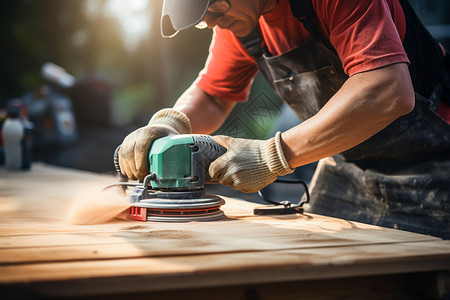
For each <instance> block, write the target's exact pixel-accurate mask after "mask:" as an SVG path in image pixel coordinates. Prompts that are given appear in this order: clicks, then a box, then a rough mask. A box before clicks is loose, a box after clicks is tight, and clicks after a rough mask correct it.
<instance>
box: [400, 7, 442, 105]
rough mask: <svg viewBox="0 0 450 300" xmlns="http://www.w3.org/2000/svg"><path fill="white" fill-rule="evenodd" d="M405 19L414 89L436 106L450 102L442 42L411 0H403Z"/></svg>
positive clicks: (407, 50)
mask: <svg viewBox="0 0 450 300" xmlns="http://www.w3.org/2000/svg"><path fill="white" fill-rule="evenodd" d="M400 4H401V6H402V8H403V13H404V14H405V19H406V36H405V39H404V41H403V45H404V47H405V50H406V53H407V54H408V57H409V59H410V61H411V64H410V66H409V70H410V74H411V78H412V80H413V85H414V90H415V91H416V92H417V93H418V94H419V95H421V96H422V97H425V98H427V99H429V100H430V101H431V102H432V103H431V107H430V108H431V109H433V110H436V108H437V106H438V103H439V101H440V100H443V101H445V102H446V103H448V104H450V77H449V74H450V67H449V66H448V65H447V66H446V63H445V61H444V59H445V58H444V55H443V51H442V49H441V47H440V45H439V43H438V42H437V41H436V40H435V39H434V38H433V36H431V34H430V33H429V32H428V30H427V29H426V28H425V26H424V25H423V23H422V22H421V21H420V19H419V17H418V16H417V14H416V13H415V11H414V9H413V8H412V7H411V5H410V3H409V2H408V0H400Z"/></svg>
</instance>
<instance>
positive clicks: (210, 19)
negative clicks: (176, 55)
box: [161, 0, 277, 37]
mask: <svg viewBox="0 0 450 300" xmlns="http://www.w3.org/2000/svg"><path fill="white" fill-rule="evenodd" d="M276 3H277V0H164V4H163V12H162V18H161V32H162V35H163V36H164V37H171V36H174V35H175V34H176V33H177V32H178V31H179V30H184V29H188V28H191V27H194V26H196V27H197V28H206V27H210V28H212V27H214V26H219V27H220V28H224V29H228V30H230V31H232V32H233V33H234V34H235V35H236V36H238V37H242V36H246V35H247V34H249V33H250V32H251V31H252V30H253V28H254V27H255V26H256V24H257V22H258V19H259V17H260V16H261V15H262V14H263V13H265V12H267V11H268V10H271V9H273V7H274V6H275V5H276Z"/></svg>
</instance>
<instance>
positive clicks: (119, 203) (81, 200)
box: [66, 187, 130, 225]
mask: <svg viewBox="0 0 450 300" xmlns="http://www.w3.org/2000/svg"><path fill="white" fill-rule="evenodd" d="M128 207H130V205H129V203H128V198H127V196H126V195H124V193H123V192H122V191H121V190H120V189H119V188H112V189H109V190H106V191H104V192H101V189H99V188H98V187H97V188H90V189H83V190H82V191H79V192H78V193H77V194H76V195H75V196H74V199H73V202H72V205H71V206H70V207H69V210H68V214H67V218H66V219H67V220H68V222H69V223H71V224H75V225H93V224H105V223H110V222H112V221H116V220H117V219H126V210H127V209H128Z"/></svg>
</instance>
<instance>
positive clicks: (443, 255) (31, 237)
mask: <svg viewBox="0 0 450 300" xmlns="http://www.w3.org/2000/svg"><path fill="white" fill-rule="evenodd" d="M115 180H116V179H115V177H114V176H109V175H100V174H93V173H88V172H82V171H74V170H68V169H63V168H55V167H52V166H48V165H44V164H35V165H34V166H33V169H32V171H31V172H17V173H10V172H7V171H5V170H4V169H0V284H8V285H14V284H25V283H27V284H29V283H34V284H36V286H40V287H42V288H44V287H45V288H46V289H47V288H48V287H51V289H50V290H51V291H52V292H51V293H50V294H52V293H54V294H55V295H62V294H63V290H64V288H68V287H70V286H71V287H73V286H74V285H77V284H80V282H82V286H83V288H82V289H79V290H78V292H79V295H84V294H88V291H90V292H95V291H97V292H99V293H100V292H106V291H110V292H111V291H114V292H117V293H122V292H124V293H125V292H127V290H129V289H130V288H133V287H134V288H135V290H134V292H138V291H140V290H142V288H138V286H139V284H140V283H142V282H144V281H145V282H146V284H145V291H162V290H167V289H174V288H176V289H180V288H199V287H218V286H227V285H236V284H242V283H246V284H261V283H264V282H281V281H289V280H318V279H320V280H326V279H330V278H342V277H349V276H368V275H372V276H373V275H381V274H400V273H407V272H424V271H437V270H448V269H450V242H449V241H442V240H441V239H438V238H435V237H430V236H425V235H419V234H415V233H409V232H403V231H398V230H393V229H387V228H381V227H377V226H371V225H366V224H361V223H357V222H350V221H345V220H340V219H335V218H329V217H324V216H319V215H314V214H304V215H300V214H298V215H293V216H279V217H270V216H268V217H263V216H254V215H253V213H252V210H253V208H254V207H255V205H254V204H252V203H249V202H245V201H243V200H240V199H231V198H225V200H226V205H224V206H223V210H224V211H225V214H226V216H227V218H226V219H224V220H221V221H214V222H206V223H202V222H190V223H156V222H137V221H130V220H123V219H116V220H113V221H111V222H108V223H105V224H96V225H74V224H71V223H69V222H68V221H67V213H68V210H69V209H70V207H72V205H73V203H74V202H76V201H78V200H79V199H80V197H84V198H86V199H83V200H87V201H97V199H96V197H97V195H98V194H97V193H98V191H99V190H100V189H101V188H102V187H103V186H105V185H106V184H109V183H111V182H114V181H115ZM114 197H118V196H117V195H114ZM119 197H124V201H126V196H121V195H120V196H119ZM91 198H92V199H91ZM86 280H88V281H86ZM87 282H89V283H87ZM57 291H60V292H61V293H60V294H58V292H57ZM74 293H76V291H74Z"/></svg>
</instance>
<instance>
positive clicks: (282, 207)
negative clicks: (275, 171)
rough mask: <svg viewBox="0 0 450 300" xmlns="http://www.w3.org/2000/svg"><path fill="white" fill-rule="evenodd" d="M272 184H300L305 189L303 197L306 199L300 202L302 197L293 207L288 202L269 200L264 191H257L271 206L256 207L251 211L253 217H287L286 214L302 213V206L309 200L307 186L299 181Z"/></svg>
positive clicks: (280, 181)
mask: <svg viewBox="0 0 450 300" xmlns="http://www.w3.org/2000/svg"><path fill="white" fill-rule="evenodd" d="M274 182H276V183H285V184H301V185H302V186H303V188H304V189H305V195H306V199H305V200H302V199H303V197H302V198H301V199H300V201H299V203H297V204H295V205H293V204H292V203H291V202H290V201H287V200H285V201H281V202H277V201H274V200H271V199H269V198H268V197H267V196H266V195H265V192H264V189H262V190H260V191H258V194H259V196H260V197H261V199H263V200H264V201H266V202H268V203H270V204H272V205H266V206H262V207H256V208H255V209H254V210H253V213H254V214H255V215H288V214H296V213H303V205H304V204H305V203H309V200H310V194H309V189H308V185H307V184H306V183H305V182H304V181H303V180H300V179H277V180H275V181H274Z"/></svg>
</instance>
